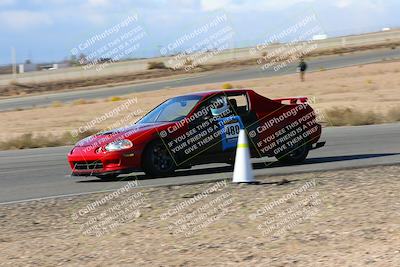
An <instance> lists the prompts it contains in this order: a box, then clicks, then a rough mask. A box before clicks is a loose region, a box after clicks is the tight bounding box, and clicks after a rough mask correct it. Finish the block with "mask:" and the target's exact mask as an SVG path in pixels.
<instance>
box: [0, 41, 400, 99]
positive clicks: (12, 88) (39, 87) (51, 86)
mask: <svg viewBox="0 0 400 267" xmlns="http://www.w3.org/2000/svg"><path fill="white" fill-rule="evenodd" d="M398 46H400V43H399V42H384V43H378V44H373V45H359V46H352V47H337V48H330V49H317V50H316V51H313V52H311V53H309V54H307V58H315V57H320V56H331V55H344V54H347V53H355V52H363V51H372V50H378V49H387V48H391V49H396V48H397V47H398ZM283 56H284V57H285V58H284V59H283V60H282V61H285V60H286V59H287V58H289V57H291V56H292V55H291V54H288V55H286V56H285V55H283ZM262 57H263V55H262V54H260V55H259V57H258V58H257V57H253V58H252V57H250V58H246V59H241V60H238V59H232V60H227V61H226V60H225V61H223V62H218V63H210V64H204V65H193V66H192V65H189V67H190V68H189V70H185V69H176V70H175V69H171V68H169V67H168V66H165V65H163V68H160V69H149V70H146V71H126V70H125V71H123V72H121V71H119V72H113V71H106V72H105V74H96V75H89V76H86V73H85V72H84V71H82V72H81V73H80V75H77V76H78V77H76V78H74V79H66V78H64V79H58V80H51V81H47V82H11V83H10V84H8V85H3V86H0V97H3V98H4V97H15V96H26V95H37V94H44V93H51V92H61V91H66V90H68V91H70V90H82V89H95V88H96V87H99V86H105V85H109V86H116V85H121V84H129V83H133V82H138V81H146V80H154V79H160V78H178V77H179V76H182V75H188V74H189V75H190V74H196V73H203V72H209V71H215V70H227V69H235V68H238V67H245V66H257V61H258V60H259V59H260V58H262ZM269 60H271V61H272V60H277V59H276V58H270V59H269ZM278 62H279V61H278ZM158 63H159V62H158ZM82 68H83V67H82ZM64 76H65V77H67V75H66V74H65V75H64ZM33 80H34V79H33Z"/></svg>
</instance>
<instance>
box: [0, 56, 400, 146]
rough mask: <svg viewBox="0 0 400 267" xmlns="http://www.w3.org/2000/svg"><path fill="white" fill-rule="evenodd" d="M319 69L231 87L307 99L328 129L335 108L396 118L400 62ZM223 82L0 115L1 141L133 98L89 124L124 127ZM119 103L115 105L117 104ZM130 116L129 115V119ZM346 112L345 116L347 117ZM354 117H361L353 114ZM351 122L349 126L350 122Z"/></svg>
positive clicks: (68, 123) (399, 115)
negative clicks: (180, 97)
mask: <svg viewBox="0 0 400 267" xmlns="http://www.w3.org/2000/svg"><path fill="white" fill-rule="evenodd" d="M322 67H323V66H321V70H320V71H317V72H313V73H308V74H307V75H306V81H305V82H300V81H299V77H298V76H297V75H295V74H292V75H286V76H279V77H272V78H263V79H256V80H243V81H238V82H234V83H232V84H231V85H232V86H233V87H237V88H252V89H254V90H255V91H256V92H257V93H259V94H261V95H264V96H266V97H269V98H278V97H288V96H308V97H310V99H312V102H313V103H312V105H313V107H315V108H318V109H320V110H322V111H329V110H330V111H333V112H330V113H326V114H327V116H325V117H326V120H327V125H329V124H333V125H335V123H334V121H336V122H337V121H339V122H340V120H341V119H343V118H341V117H339V118H337V116H347V115H348V114H347V113H340V112H339V114H335V112H334V111H335V110H337V109H342V108H350V109H351V112H350V113H352V112H354V111H357V112H358V111H361V112H373V113H374V114H372V115H371V114H369V115H368V116H369V117H371V116H372V117H374V118H373V119H372V120H371V122H372V123H379V122H380V121H381V120H382V122H385V121H386V122H387V121H389V122H390V121H398V120H400V111H399V107H400V75H399V74H400V62H381V63H376V64H368V65H360V66H354V67H347V68H341V69H334V70H324V69H323V68H322ZM222 87H224V84H222V83H216V84H205V85H198V86H191V87H184V88H164V89H162V90H159V91H152V92H140V93H135V94H132V95H127V96H116V97H115V98H114V99H98V100H96V101H92V102H90V101H86V100H84V99H82V100H78V101H75V102H74V103H53V105H52V106H50V107H46V108H34V109H29V110H20V111H18V110H16V111H7V112H2V113H1V116H0V124H1V125H2V127H1V129H2V130H1V131H0V140H2V141H6V140H9V139H12V138H16V137H18V136H21V135H22V134H27V133H32V134H34V135H46V134H53V135H54V136H57V135H62V134H63V133H65V132H66V131H74V130H75V131H76V130H77V129H79V127H82V126H85V125H87V124H88V123H89V122H91V121H92V120H94V119H96V118H99V117H101V116H102V115H104V114H106V113H108V112H111V111H113V110H114V109H115V108H118V107H119V106H121V105H123V104H124V103H125V102H126V101H127V99H135V104H132V105H130V106H129V108H128V109H125V110H121V111H120V112H119V113H118V114H117V115H114V116H113V117H111V118H108V119H106V120H104V121H101V122H99V123H95V124H94V125H92V130H94V129H95V130H101V129H106V128H108V127H110V126H113V127H114V128H115V126H124V125H126V124H127V123H128V122H131V121H135V120H137V119H138V118H139V117H141V116H142V115H144V114H145V113H146V112H147V111H149V110H150V109H152V108H153V107H155V106H156V105H157V104H159V103H161V102H162V101H163V100H165V99H167V98H170V97H173V96H176V95H179V94H185V93H190V92H194V91H203V90H210V89H220V88H222ZM115 100H118V101H115ZM128 114H131V116H128ZM346 114H347V115H346ZM355 117H360V116H359V115H358V114H355ZM349 123H350V124H351V122H349Z"/></svg>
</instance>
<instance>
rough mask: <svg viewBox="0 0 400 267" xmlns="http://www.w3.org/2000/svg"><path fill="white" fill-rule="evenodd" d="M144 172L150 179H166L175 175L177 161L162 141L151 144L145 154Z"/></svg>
mask: <svg viewBox="0 0 400 267" xmlns="http://www.w3.org/2000/svg"><path fill="white" fill-rule="evenodd" d="M142 160H143V164H142V165H143V170H144V172H145V173H146V175H147V176H149V177H165V176H168V175H171V174H173V173H174V171H175V169H176V164H175V160H174V159H173V157H172V156H171V154H170V153H169V151H168V149H167V147H166V145H165V144H164V143H163V142H162V141H161V140H155V141H153V142H151V143H150V144H149V145H148V146H147V147H146V149H145V151H144V153H143V158H142Z"/></svg>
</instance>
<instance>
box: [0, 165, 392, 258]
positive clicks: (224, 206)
mask: <svg viewBox="0 0 400 267" xmlns="http://www.w3.org/2000/svg"><path fill="white" fill-rule="evenodd" d="M399 173H400V167H399V166H386V167H374V168H365V169H354V170H343V171H335V172H333V171H330V172H322V173H309V174H300V175H290V176H273V177H261V178H260V177H258V180H260V181H261V182H262V184H261V185H250V186H244V185H239V186H238V185H232V184H230V183H229V182H228V183H224V182H223V181H220V182H218V183H209V184H199V185H182V186H172V187H157V188H145V189H138V188H135V186H136V181H133V180H132V181H130V184H128V185H129V186H126V187H125V190H124V189H120V190H119V191H114V192H109V193H102V194H92V195H86V196H79V197H69V198H59V199H53V200H44V201H36V202H29V203H20V204H12V205H6V206H0V216H1V221H0V226H1V229H2V231H1V233H0V250H1V251H2V253H1V254H0V262H1V263H2V266H35V265H36V266H55V265H56V264H59V265H66V266H83V265H84V266H104V265H115V266H211V265H213V266H399V265H400V251H399V247H400V235H399V234H400V224H399V221H400V212H399V206H400V203H399V198H398V196H399V194H398V192H399V190H400V175H399ZM138 183H139V185H140V181H138ZM122 186H124V184H123V183H121V187H122ZM105 187H106V186H105ZM116 192H117V193H116ZM95 226H97V227H98V228H96V227H95ZM99 229H100V231H99Z"/></svg>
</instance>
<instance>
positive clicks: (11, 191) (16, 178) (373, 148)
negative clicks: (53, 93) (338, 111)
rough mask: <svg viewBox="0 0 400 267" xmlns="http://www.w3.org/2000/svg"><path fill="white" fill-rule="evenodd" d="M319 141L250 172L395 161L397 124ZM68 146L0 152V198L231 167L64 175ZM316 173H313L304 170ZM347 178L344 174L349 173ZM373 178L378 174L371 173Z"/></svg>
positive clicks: (205, 174) (220, 175)
mask: <svg viewBox="0 0 400 267" xmlns="http://www.w3.org/2000/svg"><path fill="white" fill-rule="evenodd" d="M322 140H326V141H327V144H326V146H325V147H323V148H321V149H318V150H314V151H311V152H310V155H309V157H308V159H307V160H306V161H305V163H304V164H300V165H295V166H284V165H281V164H278V163H277V162H276V160H275V159H274V158H264V159H261V160H260V159H257V160H254V161H253V167H254V169H255V170H254V172H255V175H256V176H273V175H279V174H295V173H301V172H318V171H328V170H337V169H343V168H357V167H367V166H375V165H391V164H400V124H383V125H373V126H357V127H332V128H324V129H323V136H322ZM69 149H70V147H56V148H42V149H28V150H15V151H1V152H0V203H1V204H3V205H4V204H7V203H8V204H9V203H15V202H21V201H26V200H33V199H40V198H53V197H60V196H65V195H77V194H85V193H89V192H99V191H112V190H115V189H117V188H120V187H122V186H124V185H125V184H126V183H127V181H129V180H136V179H139V185H140V187H149V186H160V185H177V184H185V183H195V182H202V181H205V180H207V181H208V180H219V179H226V178H228V179H231V178H232V168H231V167H229V166H228V165H225V164H208V165H202V166H197V167H195V168H193V169H191V170H182V171H178V172H177V173H176V175H174V176H172V177H168V178H161V179H146V178H145V177H144V176H143V174H141V173H132V174H129V175H126V176H124V177H122V178H121V179H123V180H121V181H113V182H103V181H100V180H99V179H97V178H92V177H88V178H85V177H70V176H69V173H70V170H69V167H68V166H67V160H66V154H67V152H68V151H69ZM310 175H316V177H317V176H318V173H315V174H310ZM349 178H350V177H349ZM377 179H379V177H377Z"/></svg>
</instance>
